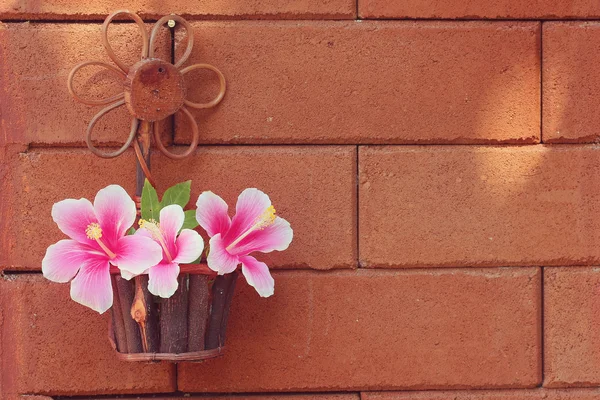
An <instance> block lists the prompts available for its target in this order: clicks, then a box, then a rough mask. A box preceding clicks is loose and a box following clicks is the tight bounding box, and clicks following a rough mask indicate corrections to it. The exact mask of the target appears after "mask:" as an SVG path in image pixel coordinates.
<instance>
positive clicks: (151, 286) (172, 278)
mask: <svg viewBox="0 0 600 400" xmlns="http://www.w3.org/2000/svg"><path fill="white" fill-rule="evenodd" d="M178 275H179V265H178V264H177V263H160V264H158V265H156V266H154V267H152V268H150V270H149V271H148V290H149V291H150V293H152V294H153V295H155V296H160V297H162V298H165V299H168V298H169V297H171V296H173V294H174V293H175V291H176V290H177V287H178V286H179V282H177V276H178Z"/></svg>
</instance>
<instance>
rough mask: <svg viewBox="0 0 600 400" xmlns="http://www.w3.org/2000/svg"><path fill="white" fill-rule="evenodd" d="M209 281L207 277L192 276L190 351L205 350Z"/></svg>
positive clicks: (189, 316) (189, 324) (189, 330)
mask: <svg viewBox="0 0 600 400" xmlns="http://www.w3.org/2000/svg"><path fill="white" fill-rule="evenodd" d="M208 280H209V277H208V276H207V275H198V274H194V275H190V294H189V312H188V351H199V350H204V336H205V334H206V327H207V324H208V313H209V303H208V302H209V298H210V296H209V291H208V289H209V288H208Z"/></svg>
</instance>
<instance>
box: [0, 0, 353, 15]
mask: <svg viewBox="0 0 600 400" xmlns="http://www.w3.org/2000/svg"><path fill="white" fill-rule="evenodd" d="M123 4H126V6H127V8H128V9H129V10H131V11H133V12H136V13H139V14H140V15H141V16H143V17H145V18H152V19H158V18H160V17H162V16H163V15H167V14H179V15H182V16H185V17H186V18H190V19H194V18H267V19H269V18H275V19H321V18H327V19H332V18H341V19H352V18H355V17H356V2H355V0H325V1H323V0H288V1H283V2H282V1H277V0H267V1H236V2H231V1H228V0H216V1H215V0H200V1H198V0H185V1H174V0H167V1H155V2H151V3H148V2H144V1H140V0H136V1H128V2H127V3H123V2H122V1H118V0H101V1H95V2H68V1H67V2H65V1H64V0H44V1H36V0H19V1H17V0H14V1H8V2H3V3H1V4H0V19H4V20H8V19H44V20H48V19H50V20H82V19H84V20H88V19H94V20H103V19H104V18H105V17H106V15H107V14H109V13H111V12H113V11H115V10H119V9H122V8H123Z"/></svg>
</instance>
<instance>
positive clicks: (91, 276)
mask: <svg viewBox="0 0 600 400" xmlns="http://www.w3.org/2000/svg"><path fill="white" fill-rule="evenodd" d="M71 298H72V299H73V300H75V301H76V302H78V303H79V304H83V305H84V306H87V307H89V308H91V309H92V310H94V311H97V312H99V313H100V314H102V313H103V312H105V311H106V310H108V309H109V308H110V307H111V306H112V303H113V291H112V285H111V282H110V266H109V264H108V261H107V260H100V259H97V260H93V261H91V262H88V263H87V264H85V265H84V266H83V267H81V269H80V270H79V273H78V274H77V276H76V277H75V279H73V281H72V282H71Z"/></svg>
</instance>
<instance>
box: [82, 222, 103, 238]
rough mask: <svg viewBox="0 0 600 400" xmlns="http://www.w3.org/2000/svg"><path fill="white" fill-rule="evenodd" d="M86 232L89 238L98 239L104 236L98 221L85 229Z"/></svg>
mask: <svg viewBox="0 0 600 400" xmlns="http://www.w3.org/2000/svg"><path fill="white" fill-rule="evenodd" d="M85 234H86V236H87V237H88V239H92V240H96V239H100V238H101V237H102V228H100V225H99V224H98V223H97V222H93V223H91V224H89V225H88V226H87V228H86V229H85Z"/></svg>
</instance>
